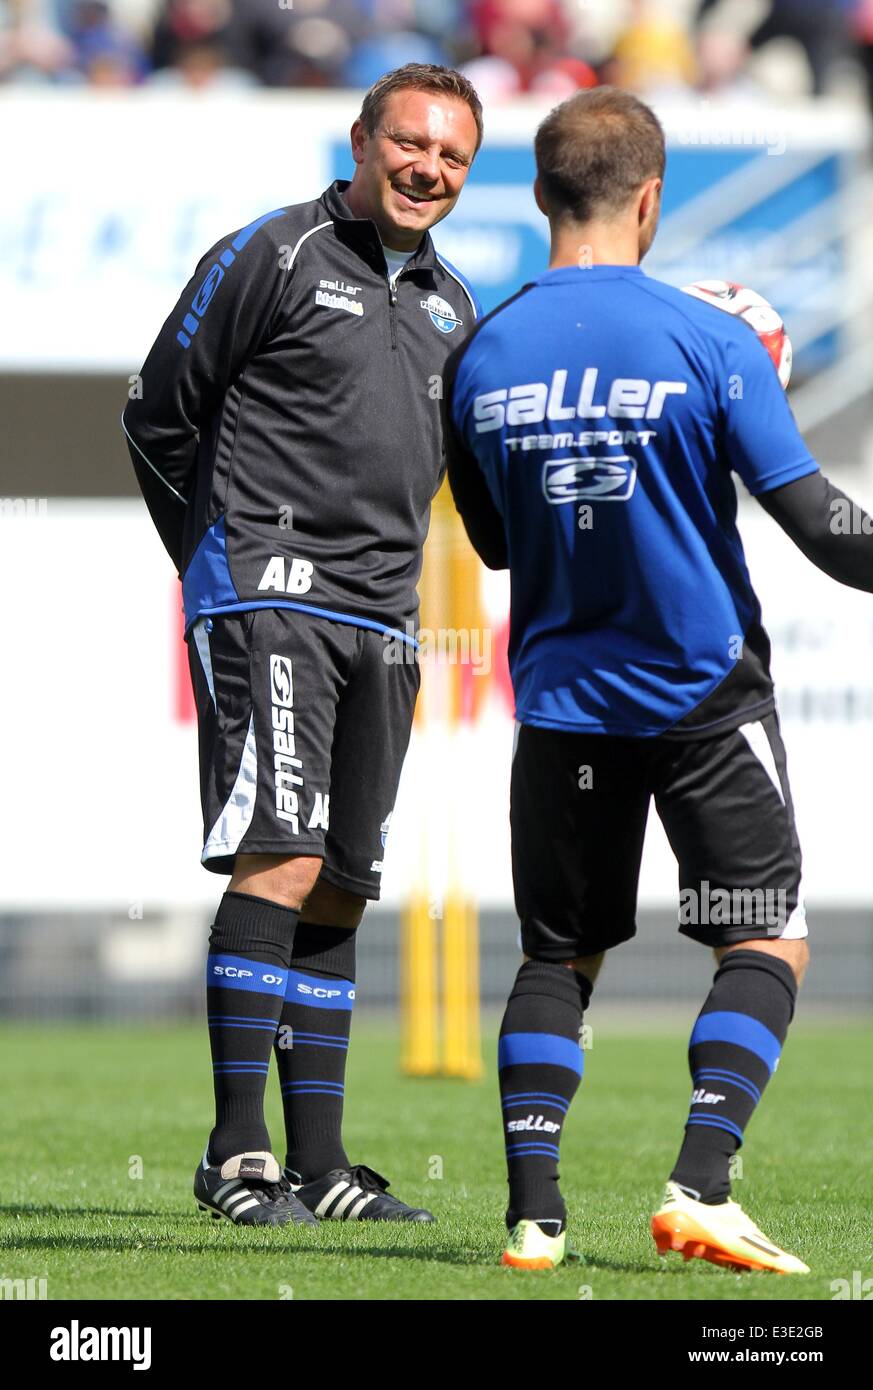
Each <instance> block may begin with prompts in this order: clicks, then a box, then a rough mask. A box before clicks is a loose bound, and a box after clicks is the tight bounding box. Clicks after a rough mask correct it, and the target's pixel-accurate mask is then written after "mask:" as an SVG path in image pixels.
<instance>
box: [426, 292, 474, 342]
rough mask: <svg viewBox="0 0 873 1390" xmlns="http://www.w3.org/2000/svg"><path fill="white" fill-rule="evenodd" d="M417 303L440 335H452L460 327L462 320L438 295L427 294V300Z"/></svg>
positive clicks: (445, 300)
mask: <svg viewBox="0 0 873 1390" xmlns="http://www.w3.org/2000/svg"><path fill="white" fill-rule="evenodd" d="M418 302H419V304H420V305H421V307H422V309H426V310H427V312H428V315H429V317H430V321H431V323H432V324H433V326H434V328H438V329H439V331H440V332H441V333H453V332H454V331H455V329H456V328H460V327H461V326H462V324H463V319H459V318H458V316H457V314H456V313H455V311H454V309H453V308H452V306H451V304H450V303H449V302H448V300H447V299H441V298H440V296H439V295H438V294H429V295H428V297H427V299H420V300H419V301H418Z"/></svg>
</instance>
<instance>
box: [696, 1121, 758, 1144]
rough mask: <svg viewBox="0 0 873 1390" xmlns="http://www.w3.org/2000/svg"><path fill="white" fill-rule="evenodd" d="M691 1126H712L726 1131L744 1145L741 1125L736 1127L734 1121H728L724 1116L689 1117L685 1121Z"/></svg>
mask: <svg viewBox="0 0 873 1390" xmlns="http://www.w3.org/2000/svg"><path fill="white" fill-rule="evenodd" d="M685 1123H686V1124H689V1125H711V1126H712V1128H713V1129H726V1130H727V1132H728V1134H733V1135H736V1137H737V1139H739V1140H740V1142H741V1143H742V1140H743V1137H744V1136H743V1131H742V1130H741V1129H740V1127H739V1125H735V1124H734V1122H733V1120H726V1119H725V1118H724V1117H723V1116H715V1115H689V1116H688V1119H687V1120H686V1121H685Z"/></svg>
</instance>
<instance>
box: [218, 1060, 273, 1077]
mask: <svg viewBox="0 0 873 1390" xmlns="http://www.w3.org/2000/svg"><path fill="white" fill-rule="evenodd" d="M212 1070H213V1071H214V1072H221V1073H222V1075H230V1074H231V1073H232V1072H247V1073H249V1074H255V1075H258V1076H266V1075H267V1068H266V1067H265V1066H262V1065H261V1063H260V1062H215V1063H213V1066H212Z"/></svg>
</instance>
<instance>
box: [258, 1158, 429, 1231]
mask: <svg viewBox="0 0 873 1390" xmlns="http://www.w3.org/2000/svg"><path fill="white" fill-rule="evenodd" d="M285 1177H286V1178H287V1180H288V1182H289V1184H290V1187H291V1191H292V1192H293V1193H294V1196H295V1197H296V1198H297V1200H298V1202H302V1204H303V1206H304V1207H306V1208H307V1210H308V1211H311V1212H313V1213H314V1215H315V1216H317V1217H319V1219H320V1220H322V1221H433V1219H434V1218H433V1215H432V1213H431V1212H429V1211H425V1210H424V1208H423V1207H409V1206H407V1205H406V1203H405V1202H401V1201H400V1199H399V1198H398V1197H389V1195H388V1192H387V1190H386V1189H387V1188H388V1187H389V1186H390V1184H389V1183H388V1181H387V1179H386V1178H383V1177H382V1175H381V1173H374V1171H373V1169H372V1168H367V1167H366V1165H365V1164H363V1163H356V1164H355V1166H354V1167H353V1168H333V1169H331V1171H330V1172H329V1173H326V1174H325V1176H324V1177H323V1178H314V1179H313V1180H312V1182H307V1183H302V1184H301V1182H300V1174H299V1173H295V1172H294V1170H293V1169H292V1168H286V1169H285Z"/></svg>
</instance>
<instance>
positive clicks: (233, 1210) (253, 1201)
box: [224, 1196, 260, 1221]
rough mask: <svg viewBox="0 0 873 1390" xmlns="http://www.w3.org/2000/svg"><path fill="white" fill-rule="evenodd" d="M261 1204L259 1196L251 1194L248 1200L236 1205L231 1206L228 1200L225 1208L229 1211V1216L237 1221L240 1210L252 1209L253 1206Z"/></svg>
mask: <svg viewBox="0 0 873 1390" xmlns="http://www.w3.org/2000/svg"><path fill="white" fill-rule="evenodd" d="M259 1205H260V1203H259V1202H258V1199H257V1197H252V1196H249V1198H248V1200H246V1201H242V1202H239V1203H238V1205H237V1206H235V1207H231V1206H230V1204H229V1203H228V1202H225V1204H224V1210H225V1211H226V1212H227V1214H228V1216H229V1217H230V1218H231V1220H232V1221H236V1219H237V1217H238V1216H239V1214H240V1212H243V1211H250V1210H251V1208H252V1207H257V1206H259Z"/></svg>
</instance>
